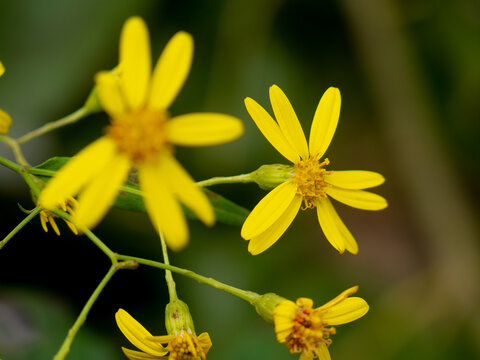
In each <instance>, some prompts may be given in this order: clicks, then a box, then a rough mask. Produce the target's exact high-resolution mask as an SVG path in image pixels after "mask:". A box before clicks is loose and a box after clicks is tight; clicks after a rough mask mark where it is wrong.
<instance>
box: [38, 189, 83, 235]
mask: <svg viewBox="0 0 480 360" xmlns="http://www.w3.org/2000/svg"><path fill="white" fill-rule="evenodd" d="M77 205H78V203H77V200H75V199H74V198H73V197H69V198H68V199H67V201H64V202H63V203H62V204H61V205H60V209H62V210H63V211H65V212H67V213H69V214H70V215H73V214H74V213H75V211H74V208H75V207H76V206H77ZM55 218H58V216H57V215H55V214H54V213H53V212H51V211H50V210H45V209H42V210H41V211H40V222H41V224H42V228H43V230H44V231H45V232H48V227H47V223H50V226H51V227H52V229H53V231H55V234H57V235H59V236H60V230H59V229H58V226H57V223H56V222H55ZM64 221H65V224H67V226H68V227H69V228H70V230H71V231H72V232H73V233H74V234H75V235H78V231H77V228H76V227H75V225H73V224H72V223H71V222H70V221H67V220H64Z"/></svg>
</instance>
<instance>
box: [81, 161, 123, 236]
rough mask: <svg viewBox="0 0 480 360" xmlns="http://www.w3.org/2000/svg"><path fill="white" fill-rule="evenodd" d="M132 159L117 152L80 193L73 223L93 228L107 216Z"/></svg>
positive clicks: (82, 227) (83, 227)
mask: <svg viewBox="0 0 480 360" xmlns="http://www.w3.org/2000/svg"><path fill="white" fill-rule="evenodd" d="M130 165H131V164H130V159H129V158H128V157H126V156H125V155H122V154H117V155H115V157H114V158H113V159H112V160H111V161H110V162H109V163H108V164H107V165H106V166H105V168H104V169H103V170H102V171H101V172H100V173H99V174H98V175H97V176H96V177H95V179H93V180H92V181H91V182H90V183H89V184H88V185H87V186H86V187H85V189H84V190H83V191H82V192H81V193H80V196H79V198H78V205H77V207H76V209H75V215H74V216H73V217H72V221H73V223H74V224H75V225H76V226H77V227H78V228H79V229H80V230H81V229H85V228H86V229H91V228H93V227H94V226H95V225H97V224H98V222H99V221H100V220H101V219H102V218H103V217H104V216H105V214H106V212H107V211H108V209H109V208H110V206H112V204H113V202H114V201H115V198H116V196H117V194H118V190H119V189H120V187H121V186H122V184H123V183H124V182H125V180H126V178H127V175H128V171H129V170H130Z"/></svg>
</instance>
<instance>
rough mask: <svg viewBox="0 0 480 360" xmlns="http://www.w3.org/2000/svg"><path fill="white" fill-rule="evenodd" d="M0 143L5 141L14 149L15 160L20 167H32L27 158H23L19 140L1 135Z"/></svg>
mask: <svg viewBox="0 0 480 360" xmlns="http://www.w3.org/2000/svg"><path fill="white" fill-rule="evenodd" d="M0 141H3V142H4V143H5V144H7V145H8V146H9V147H10V148H11V149H12V151H13V154H14V155H15V159H16V160H17V162H18V163H19V164H20V165H22V166H30V165H29V164H28V162H27V160H26V159H25V157H24V156H23V153H22V149H20V145H19V143H18V141H17V140H15V139H12V138H11V137H10V136H4V135H0Z"/></svg>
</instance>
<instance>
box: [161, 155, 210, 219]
mask: <svg viewBox="0 0 480 360" xmlns="http://www.w3.org/2000/svg"><path fill="white" fill-rule="evenodd" d="M162 166H163V171H164V173H165V174H168V175H167V176H165V179H167V181H168V185H169V188H170V189H172V191H173V192H174V193H175V195H176V196H177V197H178V198H179V199H180V201H181V202H182V203H184V204H185V205H186V206H187V207H188V208H189V209H190V210H192V211H193V212H194V213H195V215H197V217H198V218H199V219H200V220H202V221H203V222H204V223H205V224H206V225H209V226H211V225H213V224H214V222H215V213H214V211H213V207H212V204H211V203H210V201H209V200H208V198H207V196H206V195H205V193H204V192H203V191H202V189H201V188H200V187H199V186H198V185H197V184H195V182H194V180H193V179H192V178H191V176H190V175H189V174H188V173H187V172H186V171H185V169H184V168H183V167H182V166H181V165H180V164H179V163H178V162H177V160H175V158H174V157H172V156H170V155H168V156H165V157H164V158H163V159H162Z"/></svg>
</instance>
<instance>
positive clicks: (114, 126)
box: [39, 17, 243, 250]
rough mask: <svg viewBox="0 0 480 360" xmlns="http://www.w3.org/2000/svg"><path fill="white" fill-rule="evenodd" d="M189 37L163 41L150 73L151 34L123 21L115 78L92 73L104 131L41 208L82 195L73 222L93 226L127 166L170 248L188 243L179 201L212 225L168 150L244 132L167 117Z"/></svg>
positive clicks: (47, 192)
mask: <svg viewBox="0 0 480 360" xmlns="http://www.w3.org/2000/svg"><path fill="white" fill-rule="evenodd" d="M192 56H193V39H192V37H191V35H189V34H187V33H186V32H183V31H181V32H178V33H177V34H175V35H174V36H173V38H172V39H171V40H170V41H169V42H168V44H167V46H166V47H165V49H164V51H163V53H162V55H161V56H160V58H159V60H158V62H157V65H156V66H155V69H154V71H153V73H152V72H151V54H150V42H149V35H148V29H147V27H146V24H145V23H144V21H143V20H142V19H141V18H139V17H132V18H130V19H128V20H127V21H126V23H125V25H124V27H123V30H122V34H121V37H120V61H119V66H120V69H121V70H120V75H118V74H117V73H116V72H112V71H103V72H100V73H99V74H97V75H96V78H95V79H96V83H97V87H98V96H99V99H100V103H101V104H102V106H103V108H104V110H105V111H106V112H107V113H108V114H109V115H110V117H111V118H112V121H111V125H110V126H109V127H108V129H107V134H106V135H105V136H103V137H101V138H100V139H98V140H96V141H95V142H93V143H92V144H90V145H89V146H87V147H86V148H85V149H83V150H82V151H81V152H80V153H78V154H77V155H76V156H75V157H73V158H72V159H71V160H70V161H69V162H68V163H67V164H66V165H65V166H64V167H63V168H62V169H61V170H60V171H59V172H58V173H57V174H56V176H54V177H53V178H52V179H51V180H50V182H49V183H48V184H47V186H46V187H45V189H44V191H43V192H42V194H41V195H40V199H39V202H40V204H41V206H42V207H45V208H55V207H56V206H57V205H58V204H59V203H60V202H61V201H62V200H63V199H65V198H66V197H67V196H72V195H75V194H76V193H78V192H80V194H79V197H78V202H79V205H78V208H77V209H76V213H75V215H74V217H73V221H74V223H75V224H76V225H77V227H78V228H79V229H80V230H81V229H82V228H92V227H93V226H95V225H96V224H97V223H98V222H99V221H100V220H101V219H102V217H103V216H104V215H105V213H106V212H107V211H108V208H109V207H110V206H111V204H112V203H113V202H114V200H115V197H116V195H117V193H118V190H119V188H120V187H121V186H122V184H123V183H124V181H125V180H126V178H127V175H128V172H129V170H130V168H131V167H132V166H135V167H136V168H137V170H138V179H139V183H140V187H141V189H142V191H143V199H144V201H145V206H146V208H147V211H148V214H149V216H150V218H151V221H152V223H153V224H154V226H155V228H156V230H157V231H159V232H160V231H161V232H162V233H163V234H164V236H165V239H166V241H167V244H168V245H169V246H170V248H172V249H173V250H180V249H181V248H183V247H184V246H185V245H186V244H187V242H188V228H187V224H186V220H185V215H184V214H183V211H182V209H181V207H180V204H179V201H180V202H182V203H183V204H185V205H186V206H187V207H188V208H190V209H191V210H192V211H193V212H194V213H195V214H196V215H197V217H198V218H199V219H200V220H202V221H203V222H204V223H205V224H207V225H211V224H213V222H214V221H215V215H214V212H213V208H212V206H211V204H210V202H209V201H208V199H207V197H206V195H205V194H204V193H203V192H202V191H201V190H200V189H199V188H198V187H197V185H196V184H195V183H194V181H193V179H192V178H191V177H190V175H189V174H188V173H187V172H186V171H185V170H184V169H183V167H182V166H181V165H180V164H179V163H178V162H177V160H176V159H175V158H174V156H173V145H186V146H202V145H214V144H220V143H224V142H227V141H231V140H233V139H235V138H237V137H238V136H240V135H241V134H242V132H243V125H242V123H241V122H240V121H239V120H238V119H237V118H234V117H232V116H228V115H223V114H216V113H193V114H188V115H181V116H176V117H173V118H170V116H169V113H168V107H169V106H170V104H171V103H172V102H173V101H174V99H175V98H176V96H177V94H178V92H179V91H180V89H181V87H182V86H183V83H184V82H185V79H186V77H187V75H188V72H189V70H190V65H191V61H192Z"/></svg>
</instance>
